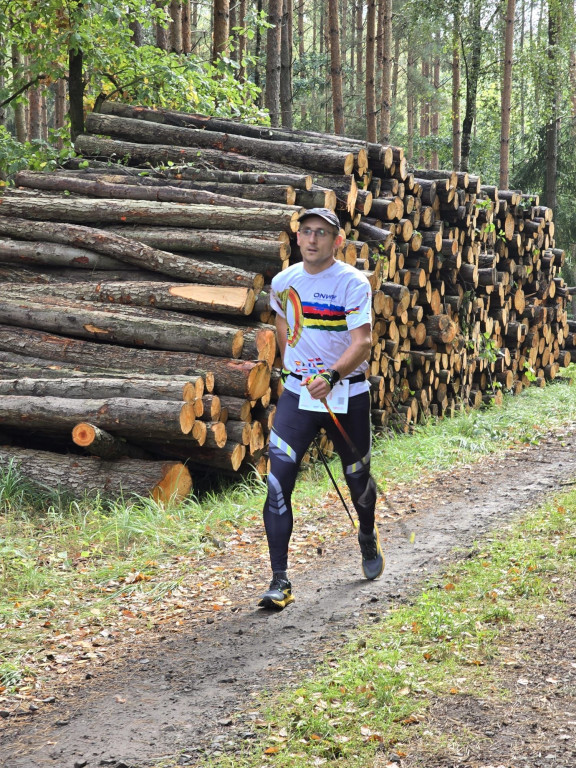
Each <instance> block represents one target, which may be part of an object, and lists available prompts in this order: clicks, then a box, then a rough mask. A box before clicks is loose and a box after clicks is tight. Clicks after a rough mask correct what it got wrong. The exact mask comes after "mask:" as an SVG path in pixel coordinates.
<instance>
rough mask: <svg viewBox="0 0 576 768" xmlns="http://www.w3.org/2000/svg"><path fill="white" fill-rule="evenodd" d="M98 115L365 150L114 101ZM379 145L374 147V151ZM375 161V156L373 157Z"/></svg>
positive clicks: (306, 134)
mask: <svg viewBox="0 0 576 768" xmlns="http://www.w3.org/2000/svg"><path fill="white" fill-rule="evenodd" d="M98 114H102V115H111V116H116V117H125V118H132V119H136V120H143V121H146V122H150V123H157V124H160V125H166V126H174V127H178V128H199V129H201V130H203V131H210V132H217V133H224V134H229V135H231V136H243V137H245V138H252V139H264V140H267V141H292V142H296V143H302V142H305V143H307V144H318V145H320V146H322V147H325V148H326V147H329V148H332V149H335V148H342V147H345V148H346V149H348V150H351V149H352V148H354V147H355V148H357V149H358V148H360V147H365V146H366V142H365V141H363V140H361V139H354V138H351V137H350V136H337V135H336V134H329V133H321V132H319V131H304V130H300V129H296V128H293V129H289V128H287V127H281V128H280V127H269V126H260V125H251V124H249V123H241V122H237V121H236V120H229V119H226V118H218V117H207V116H206V115H195V114H190V113H186V112H177V111H175V110H170V109H150V108H148V107H136V106H132V105H130V104H123V103H122V102H118V101H105V102H104V103H103V104H102V105H101V107H100V112H99V113H98ZM91 119H92V118H91ZM184 135H185V134H184ZM376 147H380V145H379V144H375V145H374V151H376ZM374 156H375V157H376V159H377V155H376V154H375V155H374Z"/></svg>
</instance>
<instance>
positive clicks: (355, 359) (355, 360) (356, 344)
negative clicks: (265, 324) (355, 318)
mask: <svg viewBox="0 0 576 768" xmlns="http://www.w3.org/2000/svg"><path fill="white" fill-rule="evenodd" d="M276 327H278V326H276ZM350 340H351V341H350V346H349V347H348V348H347V349H346V351H345V352H344V353H343V354H342V355H340V357H339V358H338V360H336V362H335V363H334V365H333V366H332V368H333V369H334V370H336V371H338V373H339V374H340V378H342V379H344V378H345V377H346V376H348V374H349V373H352V371H354V370H355V369H356V368H358V366H359V365H360V363H363V362H364V360H367V359H368V357H369V355H370V349H371V347H372V332H371V328H370V323H365V324H364V325H361V326H359V327H358V328H352V330H351V331H350ZM307 386H308V391H309V392H310V395H311V396H312V397H313V398H314V399H317V400H318V399H320V398H322V397H326V395H328V394H329V392H330V385H329V384H328V382H327V381H324V379H323V378H321V377H320V376H318V377H316V378H315V379H313V380H312V381H311V382H310V384H308V385H307Z"/></svg>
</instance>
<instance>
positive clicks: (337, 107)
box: [328, 0, 346, 135]
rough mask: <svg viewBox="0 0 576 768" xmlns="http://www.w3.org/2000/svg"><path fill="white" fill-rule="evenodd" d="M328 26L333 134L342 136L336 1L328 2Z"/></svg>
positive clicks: (342, 114) (341, 100)
mask: <svg viewBox="0 0 576 768" xmlns="http://www.w3.org/2000/svg"><path fill="white" fill-rule="evenodd" d="M328 24H329V28H330V78H331V81H332V115H333V118H334V133H337V134H341V135H344V134H345V133H346V129H345V125H344V100H343V97H342V60H341V56H340V29H339V23H338V0H328Z"/></svg>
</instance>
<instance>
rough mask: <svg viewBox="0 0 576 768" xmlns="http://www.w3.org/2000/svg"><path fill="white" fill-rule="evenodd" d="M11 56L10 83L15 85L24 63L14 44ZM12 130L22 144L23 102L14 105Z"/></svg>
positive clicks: (23, 128) (24, 139) (24, 115)
mask: <svg viewBox="0 0 576 768" xmlns="http://www.w3.org/2000/svg"><path fill="white" fill-rule="evenodd" d="M11 56H12V82H13V83H15V84H17V83H18V82H19V81H21V79H22V76H23V68H24V61H23V56H22V53H21V52H20V49H19V48H18V46H17V45H16V43H12V48H11ZM14 130H15V133H16V139H17V140H18V141H19V142H20V143H21V144H23V143H24V142H25V141H26V139H27V131H26V114H25V110H24V104H23V102H18V103H16V104H15V105H14Z"/></svg>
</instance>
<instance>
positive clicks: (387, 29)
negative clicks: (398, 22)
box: [380, 0, 393, 144]
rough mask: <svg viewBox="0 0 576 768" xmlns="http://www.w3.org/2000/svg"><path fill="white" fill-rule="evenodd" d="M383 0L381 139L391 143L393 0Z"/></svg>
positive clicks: (384, 142)
mask: <svg viewBox="0 0 576 768" xmlns="http://www.w3.org/2000/svg"><path fill="white" fill-rule="evenodd" d="M381 1H382V112H381V123H380V137H381V138H380V141H381V142H382V144H389V143H390V126H391V119H392V56H393V54H392V0H381Z"/></svg>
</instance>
